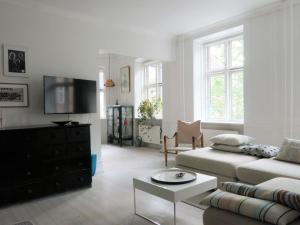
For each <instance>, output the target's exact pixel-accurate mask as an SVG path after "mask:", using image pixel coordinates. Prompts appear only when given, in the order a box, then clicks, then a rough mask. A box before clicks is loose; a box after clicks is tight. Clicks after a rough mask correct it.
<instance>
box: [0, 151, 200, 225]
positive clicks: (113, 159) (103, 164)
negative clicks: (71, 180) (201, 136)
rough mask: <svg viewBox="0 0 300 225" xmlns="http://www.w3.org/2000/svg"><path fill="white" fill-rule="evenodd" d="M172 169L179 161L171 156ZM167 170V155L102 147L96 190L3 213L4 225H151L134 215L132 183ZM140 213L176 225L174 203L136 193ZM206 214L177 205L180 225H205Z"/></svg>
mask: <svg viewBox="0 0 300 225" xmlns="http://www.w3.org/2000/svg"><path fill="white" fill-rule="evenodd" d="M169 164H170V166H172V165H174V156H172V155H170V163H169ZM161 168H164V161H163V154H161V153H159V151H158V150H154V149H147V148H133V147H124V148H119V147H117V146H112V145H103V147H102V157H101V161H100V164H99V165H98V171H97V174H96V176H94V177H93V187H92V188H88V189H82V190H79V191H73V192H67V193H64V194H59V195H54V196H51V197H46V198H42V199H38V200H33V201H30V202H26V203H21V204H16V205H12V206H9V207H6V208H0V225H13V224H15V223H17V222H21V221H26V220H29V221H32V222H33V224H34V225H149V224H151V223H149V222H148V221H145V220H144V219H142V218H139V217H137V216H135V215H134V214H133V189H132V178H133V177H134V176H142V175H143V174H145V173H151V172H153V171H156V170H158V169H161ZM137 205H138V210H139V212H142V213H143V214H145V215H147V216H148V217H150V218H153V219H154V220H156V221H158V222H159V223H161V224H162V225H171V224H173V208H172V203H170V202H168V201H165V200H163V199H160V198H157V197H155V196H152V195H149V194H147V193H144V192H141V191H137ZM202 212H203V211H202V210H200V209H198V208H195V207H192V206H190V205H187V204H185V203H178V205H177V225H202Z"/></svg>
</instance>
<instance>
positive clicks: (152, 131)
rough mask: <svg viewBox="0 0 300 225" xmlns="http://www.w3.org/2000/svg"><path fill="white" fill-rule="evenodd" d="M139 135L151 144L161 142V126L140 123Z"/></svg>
mask: <svg viewBox="0 0 300 225" xmlns="http://www.w3.org/2000/svg"><path fill="white" fill-rule="evenodd" d="M139 136H141V137H142V140H143V142H145V143H150V144H158V145H160V144H161V129H160V126H146V125H139Z"/></svg>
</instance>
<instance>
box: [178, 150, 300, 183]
mask: <svg viewBox="0 0 300 225" xmlns="http://www.w3.org/2000/svg"><path fill="white" fill-rule="evenodd" d="M176 165H177V167H182V168H188V169H190V170H194V171H197V172H200V173H204V174H209V175H214V176H216V177H218V181H219V182H223V181H241V182H243V183H249V184H259V183H261V182H264V181H267V180H270V179H272V178H276V177H289V178H295V179H300V164H296V163H289V162H283V161H279V160H275V159H259V158H257V157H254V156H250V155H245V154H242V153H232V152H225V151H219V150H215V149H211V148H210V147H206V148H201V149H196V150H191V151H188V152H184V153H180V154H179V155H177V157H176Z"/></svg>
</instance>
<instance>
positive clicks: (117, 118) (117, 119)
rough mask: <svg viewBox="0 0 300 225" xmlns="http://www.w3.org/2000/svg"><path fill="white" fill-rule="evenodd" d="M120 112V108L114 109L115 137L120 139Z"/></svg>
mask: <svg viewBox="0 0 300 225" xmlns="http://www.w3.org/2000/svg"><path fill="white" fill-rule="evenodd" d="M119 124H120V110H119V107H115V108H114V136H115V138H119V136H120V135H119Z"/></svg>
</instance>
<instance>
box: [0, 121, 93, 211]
mask: <svg viewBox="0 0 300 225" xmlns="http://www.w3.org/2000/svg"><path fill="white" fill-rule="evenodd" d="M0 144H1V148H0V154H1V155H0V156H1V157H0V181H1V182H0V205H4V204H9V203H14V202H19V201H24V200H28V199H33V198H38V197H42V196H46V195H50V194H54V193H60V192H64V191H68V190H72V189H77V188H82V187H91V184H92V175H91V147H90V125H89V124H80V125H68V126H55V125H46V126H31V127H18V128H5V129H0Z"/></svg>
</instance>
